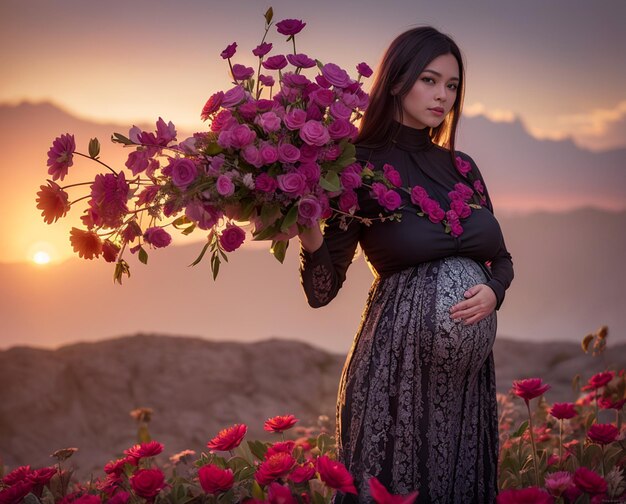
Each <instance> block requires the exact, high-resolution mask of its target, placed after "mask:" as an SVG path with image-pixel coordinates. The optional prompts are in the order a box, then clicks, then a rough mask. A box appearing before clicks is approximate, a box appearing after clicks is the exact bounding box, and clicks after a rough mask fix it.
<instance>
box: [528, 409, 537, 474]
mask: <svg viewBox="0 0 626 504" xmlns="http://www.w3.org/2000/svg"><path fill="white" fill-rule="evenodd" d="M526 408H527V409H528V428H529V429H530V442H531V443H532V446H533V464H534V466H535V485H536V486H539V467H538V465H537V447H536V446H535V436H534V433H533V416H532V415H531V414H530V401H528V400H526Z"/></svg>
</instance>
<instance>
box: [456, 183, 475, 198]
mask: <svg viewBox="0 0 626 504" xmlns="http://www.w3.org/2000/svg"><path fill="white" fill-rule="evenodd" d="M454 190H455V191H458V192H459V193H460V194H461V199H462V200H463V201H468V200H469V199H470V198H471V197H472V196H473V195H474V191H472V189H471V188H470V187H468V186H467V185H465V184H463V183H462V182H458V183H457V184H454Z"/></svg>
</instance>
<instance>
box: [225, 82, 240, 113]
mask: <svg viewBox="0 0 626 504" xmlns="http://www.w3.org/2000/svg"><path fill="white" fill-rule="evenodd" d="M245 97H246V92H245V90H244V89H243V87H241V86H239V85H237V86H235V87H234V88H231V89H229V90H228V91H226V92H225V93H224V99H223V100H222V107H225V108H229V107H234V106H235V105H239V104H240V103H241V102H242V101H243V99H244V98H245Z"/></svg>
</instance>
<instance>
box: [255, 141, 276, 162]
mask: <svg viewBox="0 0 626 504" xmlns="http://www.w3.org/2000/svg"><path fill="white" fill-rule="evenodd" d="M259 155H260V157H261V160H262V161H263V164H266V165H270V164H272V163H275V162H276V161H278V149H277V148H276V147H274V146H273V145H269V144H266V145H263V146H262V147H261V148H260V149H259Z"/></svg>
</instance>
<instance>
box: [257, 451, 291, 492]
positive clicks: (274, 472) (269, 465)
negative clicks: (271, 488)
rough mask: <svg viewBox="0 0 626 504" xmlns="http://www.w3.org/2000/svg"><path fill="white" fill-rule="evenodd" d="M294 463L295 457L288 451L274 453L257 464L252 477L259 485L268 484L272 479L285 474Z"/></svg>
mask: <svg viewBox="0 0 626 504" xmlns="http://www.w3.org/2000/svg"><path fill="white" fill-rule="evenodd" d="M295 464H296V459H294V458H293V457H292V456H291V455H289V454H288V453H285V452H279V453H275V454H273V455H271V456H270V457H268V458H267V459H265V460H264V461H263V463H262V464H261V465H259V466H258V468H257V471H256V473H254V479H255V480H256V481H257V482H258V483H259V484H260V485H269V484H270V483H271V482H272V481H274V480H276V479H278V478H280V477H282V476H285V475H286V474H287V473H288V472H289V471H290V470H291V468H292V467H293V466H294V465H295Z"/></svg>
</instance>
